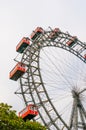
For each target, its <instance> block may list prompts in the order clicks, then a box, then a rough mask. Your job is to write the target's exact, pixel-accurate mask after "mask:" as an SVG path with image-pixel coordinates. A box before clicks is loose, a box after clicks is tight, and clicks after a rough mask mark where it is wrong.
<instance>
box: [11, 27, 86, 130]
mask: <svg viewBox="0 0 86 130" xmlns="http://www.w3.org/2000/svg"><path fill="white" fill-rule="evenodd" d="M27 41H28V42H27ZM26 43H28V45H26ZM16 51H17V52H18V53H20V54H21V59H20V62H21V63H23V64H24V65H25V66H26V68H27V69H26V71H25V73H23V74H22V75H21V76H20V77H18V76H16V77H17V79H18V80H19V84H20V87H19V89H18V90H17V91H16V92H15V93H16V94H17V95H20V96H22V97H23V100H24V103H25V105H26V106H27V105H28V104H35V105H36V106H37V107H38V113H39V114H38V115H37V116H36V117H35V118H34V119H33V120H36V121H38V122H41V123H42V124H43V125H45V126H46V127H47V129H48V130H86V71H85V70H86V43H83V42H81V41H80V40H79V39H78V38H77V37H76V36H71V35H70V34H69V33H64V32H62V31H61V30H60V29H59V28H55V29H52V28H50V27H49V28H48V29H46V30H43V29H42V28H41V27H37V28H36V29H35V30H34V31H33V32H32V34H31V35H30V37H28V38H25V37H24V38H23V39H22V41H21V42H20V43H19V44H18V46H17V49H16ZM16 61H17V60H16ZM17 79H15V76H14V79H13V80H17Z"/></svg>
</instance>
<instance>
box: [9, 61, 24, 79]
mask: <svg viewBox="0 0 86 130" xmlns="http://www.w3.org/2000/svg"><path fill="white" fill-rule="evenodd" d="M25 72H26V68H25V65H24V64H22V63H21V62H19V63H17V64H16V66H15V67H14V68H13V69H12V70H11V72H10V73H9V78H10V79H12V80H15V81H16V80H18V78H20V77H21V76H22V75H23V74H24V73H25Z"/></svg>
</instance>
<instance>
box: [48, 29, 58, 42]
mask: <svg viewBox="0 0 86 130" xmlns="http://www.w3.org/2000/svg"><path fill="white" fill-rule="evenodd" d="M57 33H58V34H59V33H60V29H59V28H55V29H54V30H53V31H52V32H51V33H50V35H49V38H50V39H52V40H55V39H56V36H57V35H56V34H57Z"/></svg>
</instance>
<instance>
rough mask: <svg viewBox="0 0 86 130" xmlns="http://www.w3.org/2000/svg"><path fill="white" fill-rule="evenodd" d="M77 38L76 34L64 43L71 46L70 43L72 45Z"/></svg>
mask: <svg viewBox="0 0 86 130" xmlns="http://www.w3.org/2000/svg"><path fill="white" fill-rule="evenodd" d="M76 40H77V37H76V36H73V37H72V38H71V39H70V40H69V41H68V42H66V44H67V45H68V46H69V47H71V46H72V45H74V43H75V41H76Z"/></svg>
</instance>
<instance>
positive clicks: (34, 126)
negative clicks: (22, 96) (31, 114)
mask: <svg viewBox="0 0 86 130" xmlns="http://www.w3.org/2000/svg"><path fill="white" fill-rule="evenodd" d="M0 130H46V128H45V127H44V126H42V125H41V124H40V123H38V122H33V121H29V120H27V121H26V122H24V121H23V119H22V118H19V117H18V116H17V115H16V111H15V110H12V106H10V105H8V104H4V103H0Z"/></svg>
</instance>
